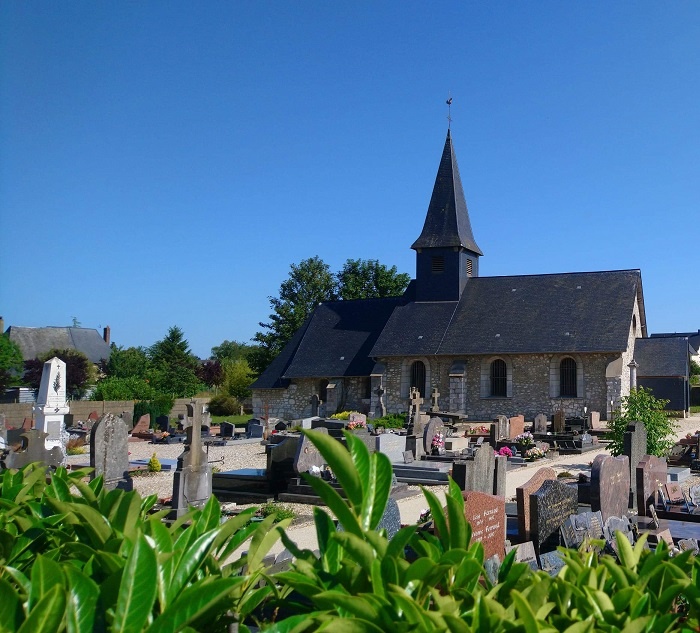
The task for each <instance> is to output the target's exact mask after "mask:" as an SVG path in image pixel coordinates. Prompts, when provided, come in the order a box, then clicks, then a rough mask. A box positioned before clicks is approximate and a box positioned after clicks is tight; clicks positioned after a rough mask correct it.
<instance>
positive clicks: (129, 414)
mask: <svg viewBox="0 0 700 633" xmlns="http://www.w3.org/2000/svg"><path fill="white" fill-rule="evenodd" d="M121 418H122V420H124V424H126V428H127V429H128V430H129V431H131V429H132V428H134V412H133V411H122V413H121Z"/></svg>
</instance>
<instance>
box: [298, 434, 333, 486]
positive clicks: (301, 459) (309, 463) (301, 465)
mask: <svg viewBox="0 0 700 633" xmlns="http://www.w3.org/2000/svg"><path fill="white" fill-rule="evenodd" d="M316 432H317V433H321V434H323V435H328V429H326V428H324V427H319V428H317V429H316ZM325 463H326V460H325V459H324V458H323V456H322V455H321V453H320V452H319V450H318V449H317V448H316V446H314V444H313V443H312V442H311V440H310V439H309V437H308V435H302V436H301V437H300V438H299V442H298V443H297V450H296V455H295V456H294V464H293V468H294V472H295V473H297V474H298V475H300V474H301V473H308V472H309V471H310V470H311V469H312V468H318V469H323V466H324V465H325Z"/></svg>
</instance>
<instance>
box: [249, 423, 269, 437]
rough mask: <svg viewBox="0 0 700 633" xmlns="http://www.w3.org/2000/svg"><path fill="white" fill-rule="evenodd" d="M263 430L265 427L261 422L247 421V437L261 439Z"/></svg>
mask: <svg viewBox="0 0 700 633" xmlns="http://www.w3.org/2000/svg"><path fill="white" fill-rule="evenodd" d="M264 431H265V427H264V426H263V425H262V424H256V423H254V422H249V423H248V439H251V440H253V439H256V440H257V439H262V437H263V433H264Z"/></svg>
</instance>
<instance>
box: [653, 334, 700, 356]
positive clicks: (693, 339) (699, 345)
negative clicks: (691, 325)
mask: <svg viewBox="0 0 700 633" xmlns="http://www.w3.org/2000/svg"><path fill="white" fill-rule="evenodd" d="M649 337H650V338H657V337H658V338H661V337H663V338H669V337H671V338H674V337H675V338H678V337H681V338H687V339H688V343H690V346H691V347H692V348H693V350H695V352H696V353H697V352H700V330H698V331H697V332H665V333H659V334H650V335H649Z"/></svg>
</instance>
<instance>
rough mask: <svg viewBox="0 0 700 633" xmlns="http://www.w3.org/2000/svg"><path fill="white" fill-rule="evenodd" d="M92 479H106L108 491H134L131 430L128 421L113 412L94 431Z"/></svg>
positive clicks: (98, 423)
mask: <svg viewBox="0 0 700 633" xmlns="http://www.w3.org/2000/svg"><path fill="white" fill-rule="evenodd" d="M90 466H91V467H92V468H94V469H95V470H94V471H93V473H92V475H91V478H92V479H94V478H95V477H98V476H99V475H102V477H103V478H104V487H105V488H106V489H107V490H113V489H115V488H119V489H120V490H133V488H134V482H133V481H132V479H131V475H129V430H128V429H127V426H126V424H125V423H124V420H122V419H121V418H120V417H117V416H116V415H114V414H112V413H106V414H105V415H103V416H102V417H101V418H100V419H99V420H98V421H97V422H96V423H95V426H93V427H92V432H91V434H90Z"/></svg>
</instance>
